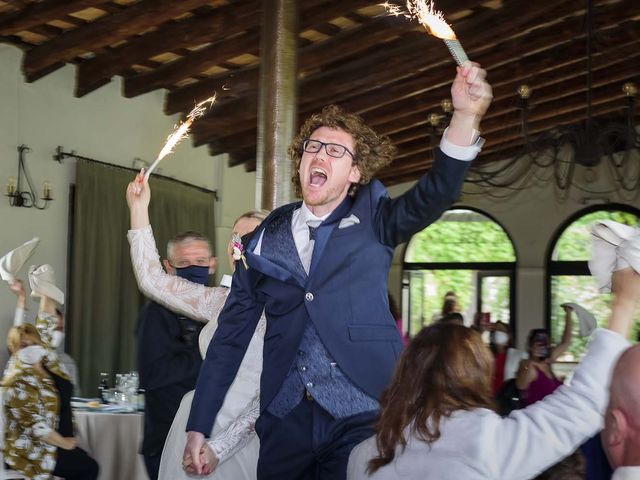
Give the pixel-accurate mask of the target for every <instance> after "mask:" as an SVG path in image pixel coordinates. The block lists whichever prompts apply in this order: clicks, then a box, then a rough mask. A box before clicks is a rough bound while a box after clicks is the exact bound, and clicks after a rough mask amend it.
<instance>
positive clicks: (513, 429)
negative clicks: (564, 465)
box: [486, 269, 640, 479]
mask: <svg viewBox="0 0 640 480" xmlns="http://www.w3.org/2000/svg"><path fill="white" fill-rule="evenodd" d="M613 278H614V282H613V287H614V288H613V290H614V298H613V303H612V312H611V316H610V319H609V324H608V327H607V330H604V329H598V330H597V331H596V334H595V335H594V339H593V340H592V342H591V344H590V345H589V351H588V352H587V355H585V357H584V359H583V360H582V362H581V363H580V364H579V365H578V367H577V368H576V370H575V372H574V375H573V378H572V381H571V384H570V385H562V386H561V387H560V388H558V389H557V390H556V391H555V392H553V393H552V394H551V395H548V396H547V397H545V398H544V399H543V400H541V401H539V402H536V403H535V404H533V405H531V406H529V407H527V408H525V409H522V410H516V411H514V412H512V413H511V414H510V415H509V416H508V417H506V418H505V419H501V420H499V424H498V425H496V428H494V429H492V433H491V434H492V435H495V436H496V438H495V440H496V441H498V439H500V441H501V442H504V444H505V445H517V448H509V449H505V450H503V451H502V452H501V453H500V454H499V455H496V456H493V457H492V459H491V461H490V465H489V468H490V469H491V470H492V471H491V478H513V479H525V478H531V477H533V476H535V474H537V473H538V472H540V471H541V470H544V469H545V468H546V467H548V466H550V465H552V464H554V463H556V462H558V461H559V460H561V459H562V458H564V457H565V456H567V455H568V454H570V453H571V452H572V451H573V450H575V448H577V446H578V445H580V444H581V443H582V442H584V441H585V440H586V439H587V438H589V437H590V436H592V435H593V434H594V433H596V432H597V430H598V429H599V428H600V426H601V423H602V415H603V413H604V410H605V408H606V404H607V399H608V393H607V387H608V384H609V379H610V376H611V371H612V369H613V366H614V364H615V362H616V360H617V358H618V356H619V354H620V353H621V352H622V351H623V350H625V349H626V348H627V347H628V346H629V342H628V341H627V340H626V339H625V338H626V337H628V335H629V332H630V330H631V325H632V323H633V314H634V311H635V308H636V305H637V303H638V299H639V298H640V275H638V274H637V273H636V272H634V271H633V270H631V269H626V270H622V271H618V272H615V273H614V277H613ZM486 444H487V445H492V442H491V439H487V442H486ZM541 446H542V447H541ZM531 452H535V455H531ZM494 453H495V452H494V449H492V455H493V454H494Z"/></svg>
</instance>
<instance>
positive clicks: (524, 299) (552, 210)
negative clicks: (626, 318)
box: [389, 164, 640, 343]
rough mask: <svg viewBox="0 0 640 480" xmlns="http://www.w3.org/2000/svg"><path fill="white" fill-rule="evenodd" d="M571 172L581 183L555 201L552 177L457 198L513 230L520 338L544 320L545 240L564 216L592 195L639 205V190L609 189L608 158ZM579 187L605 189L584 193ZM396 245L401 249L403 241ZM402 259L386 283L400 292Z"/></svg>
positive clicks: (403, 188) (397, 260)
mask: <svg viewBox="0 0 640 480" xmlns="http://www.w3.org/2000/svg"><path fill="white" fill-rule="evenodd" d="M548 173H549V172H547V175H548ZM589 174H591V175H589ZM593 174H595V178H593V176H592V175H593ZM574 178H575V179H576V180H577V182H578V187H579V188H576V187H573V188H572V189H571V190H570V195H569V197H568V198H567V199H566V200H565V201H564V202H559V201H558V198H557V195H556V193H557V192H556V191H555V190H554V186H553V184H552V182H551V183H549V182H547V183H534V184H533V185H531V186H530V187H529V188H528V189H527V190H525V191H522V192H519V193H517V194H516V195H514V196H512V197H510V198H508V199H505V200H498V199H493V198H491V197H489V196H488V195H469V194H467V195H465V194H463V195H462V197H461V198H460V201H459V202H458V204H460V205H463V206H471V207H476V208H479V209H481V210H482V211H484V212H486V213H488V214H490V215H491V216H493V217H494V218H495V219H496V220H497V221H498V222H500V223H501V224H502V226H503V227H504V228H505V229H506V230H507V232H508V233H509V234H510V235H511V238H512V240H513V242H514V244H515V249H516V253H517V255H518V271H517V277H516V288H517V296H516V316H517V328H518V332H517V337H518V339H519V343H522V342H523V341H524V339H525V338H526V334H527V332H528V331H529V330H530V329H531V328H535V327H543V326H544V322H545V319H544V311H545V302H546V300H545V260H546V254H547V248H548V245H549V240H550V239H551V237H552V236H553V234H554V233H555V232H556V231H557V230H558V229H559V228H560V227H561V225H562V224H563V223H564V222H565V221H566V220H567V218H568V217H570V216H571V215H572V214H574V213H576V212H578V211H579V210H582V209H584V208H586V207H587V206H588V205H589V204H592V202H594V201H604V202H614V203H622V204H627V205H632V206H634V207H636V208H640V198H639V197H638V193H636V194H635V198H629V197H628V196H626V197H623V196H621V195H619V194H618V193H615V192H613V193H611V191H612V190H615V185H614V183H613V181H612V180H611V177H610V173H609V170H608V167H607V166H606V164H601V165H600V166H599V167H597V168H595V169H593V170H591V171H589V172H587V169H585V168H584V167H577V168H576V173H575V177H574ZM587 179H588V180H589V181H588V182H587V181H586V180H587ZM411 185H413V183H405V184H401V185H396V186H393V187H391V188H389V192H390V194H391V195H392V196H396V195H399V194H400V193H402V192H404V191H406V190H407V189H408V188H409V187H410V186H411ZM468 188H469V187H468V186H465V189H464V190H465V191H467V189H468ZM581 189H588V190H590V191H597V192H603V193H598V194H591V193H585V192H584V191H582V190H581ZM399 249H402V251H404V246H401V247H399ZM402 260H403V258H402V255H396V258H395V259H394V263H395V268H393V269H392V275H391V276H390V279H389V283H390V289H391V291H392V293H394V294H396V295H399V291H400V288H401V281H402V277H401V275H399V274H398V272H401V268H400V264H401V263H402ZM396 298H400V297H399V296H396Z"/></svg>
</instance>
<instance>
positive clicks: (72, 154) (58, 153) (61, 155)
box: [53, 145, 219, 202]
mask: <svg viewBox="0 0 640 480" xmlns="http://www.w3.org/2000/svg"><path fill="white" fill-rule="evenodd" d="M65 158H75V159H76V160H84V161H86V162H93V163H99V164H100V165H105V166H107V167H113V168H119V169H122V170H127V171H130V172H134V173H138V170H136V169H134V168H129V167H123V166H122V165H115V164H113V163H108V162H103V161H102V160H96V159H95V158H89V157H85V156H83V155H78V154H77V153H76V152H75V150H71V151H70V152H65V151H64V150H63V147H62V146H60V145H58V148H56V153H55V154H54V155H53V159H54V160H55V161H56V162H58V163H62V160H64V159H65ZM153 176H154V177H159V178H164V179H165V180H171V181H172V182H177V183H179V184H181V185H185V186H187V187H193V188H196V189H198V190H201V191H202V192H205V193H211V194H212V195H213V199H214V200H215V201H216V202H217V201H218V200H219V198H218V191H217V190H210V189H208V188H204V187H199V186H197V185H193V184H191V183H187V182H185V181H183V180H177V179H175V178H171V177H167V176H166V175H159V174H157V173H154V174H153Z"/></svg>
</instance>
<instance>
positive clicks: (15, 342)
mask: <svg viewBox="0 0 640 480" xmlns="http://www.w3.org/2000/svg"><path fill="white" fill-rule="evenodd" d="M30 280H36V283H35V284H34V283H33V282H32V290H33V291H34V293H35V294H36V295H38V296H40V297H41V301H40V310H39V312H38V318H37V321H36V323H37V324H38V325H39V326H41V328H40V330H41V331H42V332H43V334H41V333H39V331H38V329H37V328H36V327H35V326H33V325H31V324H28V323H25V324H22V325H18V326H14V327H12V328H11V330H10V331H9V335H8V338H7V344H8V347H9V350H10V351H11V352H12V353H13V357H14V361H13V362H12V365H11V368H9V369H8V370H7V372H6V373H5V377H4V378H3V380H2V386H3V387H4V398H3V400H4V405H3V410H4V411H3V414H4V415H5V419H6V423H5V432H4V435H5V445H4V458H5V462H6V463H7V464H8V465H9V466H10V467H11V468H12V469H13V470H15V471H17V472H20V473H22V474H24V475H26V476H28V477H29V478H32V479H36V480H44V479H49V478H51V476H52V475H53V476H56V477H61V478H65V479H68V480H95V479H96V478H97V477H98V464H97V463H96V461H95V460H94V459H93V458H91V457H90V456H89V455H87V453H86V452H85V451H84V450H82V449H81V448H79V447H78V446H77V441H76V438H75V436H74V428H73V419H72V412H71V395H72V390H73V386H72V385H71V382H70V381H69V378H68V376H67V375H66V373H64V372H63V371H62V369H61V368H60V364H59V361H58V358H57V356H56V354H55V352H53V350H52V349H51V345H50V343H49V341H50V338H51V333H52V331H53V330H52V329H48V327H51V326H52V325H55V324H56V323H57V318H56V316H55V308H56V303H55V301H54V300H53V298H50V297H48V296H47V295H49V294H53V295H54V296H55V298H56V301H58V303H61V302H60V300H61V299H63V296H62V297H61V295H62V292H60V290H58V289H57V288H56V287H55V285H54V284H53V269H51V267H50V266H48V265H43V266H41V267H39V268H37V269H35V270H32V272H31V273H30ZM34 286H35V288H34Z"/></svg>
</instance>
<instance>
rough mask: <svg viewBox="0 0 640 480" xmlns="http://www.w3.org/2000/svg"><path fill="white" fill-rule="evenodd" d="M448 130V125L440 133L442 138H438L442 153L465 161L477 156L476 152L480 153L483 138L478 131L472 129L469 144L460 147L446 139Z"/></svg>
mask: <svg viewBox="0 0 640 480" xmlns="http://www.w3.org/2000/svg"><path fill="white" fill-rule="evenodd" d="M448 131H449V127H447V128H446V129H445V131H444V133H443V134H442V139H441V140H440V150H442V153H444V154H445V155H448V156H449V157H451V158H455V159H456V160H463V161H465V162H469V161H471V160H473V159H474V158H476V157H477V156H478V153H480V150H481V149H482V146H483V145H484V138H482V137H481V136H480V132H478V131H477V130H474V131H473V133H472V135H471V145H469V146H468V147H461V146H460V145H455V144H453V143H451V142H450V141H448V140H447V132H448Z"/></svg>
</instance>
